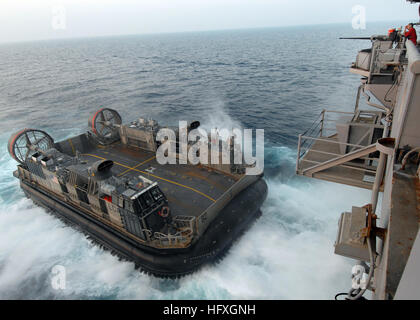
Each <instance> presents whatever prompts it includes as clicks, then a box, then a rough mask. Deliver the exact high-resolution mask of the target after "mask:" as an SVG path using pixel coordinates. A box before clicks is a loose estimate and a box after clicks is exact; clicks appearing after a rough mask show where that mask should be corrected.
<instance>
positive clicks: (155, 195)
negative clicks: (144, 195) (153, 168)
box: [150, 187, 162, 201]
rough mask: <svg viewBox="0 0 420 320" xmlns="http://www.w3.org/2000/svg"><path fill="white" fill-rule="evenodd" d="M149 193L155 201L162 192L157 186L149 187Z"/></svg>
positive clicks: (160, 196)
mask: <svg viewBox="0 0 420 320" xmlns="http://www.w3.org/2000/svg"><path fill="white" fill-rule="evenodd" d="M150 193H151V194H152V197H153V199H155V200H156V201H157V200H159V199H160V198H162V193H161V192H160V190H159V188H158V187H155V188H153V189H151V190H150Z"/></svg>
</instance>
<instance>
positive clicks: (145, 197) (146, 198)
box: [141, 192, 154, 208]
mask: <svg viewBox="0 0 420 320" xmlns="http://www.w3.org/2000/svg"><path fill="white" fill-rule="evenodd" d="M141 198H143V200H144V202H145V203H146V207H147V208H148V207H150V206H151V205H152V204H153V202H154V201H153V198H152V196H151V195H150V193H149V192H145V193H144V194H142V195H141Z"/></svg>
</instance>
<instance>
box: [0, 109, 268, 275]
mask: <svg viewBox="0 0 420 320" xmlns="http://www.w3.org/2000/svg"><path fill="white" fill-rule="evenodd" d="M88 125H89V131H87V132H86V133H83V134H80V135H77V136H74V137H72V138H69V139H66V140H63V141H60V142H54V140H53V138H52V137H51V136H50V135H48V133H46V132H45V131H41V130H36V129H23V130H21V131H19V132H17V133H15V134H13V135H12V136H11V138H10V140H9V143H8V151H9V153H10V155H11V156H12V157H13V158H14V159H15V160H16V161H17V162H19V164H18V168H17V170H16V171H15V172H14V176H15V177H16V178H18V179H19V180H20V186H21V188H22V189H23V191H24V192H25V194H26V195H27V196H28V197H30V198H32V199H33V201H34V202H35V203H37V204H39V205H41V206H44V207H46V208H48V209H51V212H53V213H54V214H57V215H58V216H59V217H62V218H63V219H64V220H65V221H66V222H69V223H70V224H71V225H76V226H78V227H79V229H81V230H82V231H83V232H85V233H87V234H88V235H90V236H91V237H92V238H93V239H94V240H95V241H96V242H98V243H99V244H101V245H103V246H104V247H105V248H107V249H110V250H111V251H112V252H114V253H116V254H118V255H119V256H120V257H122V258H124V259H128V260H130V261H133V262H134V263H135V264H136V266H138V267H140V268H141V269H142V270H144V271H146V272H150V273H152V274H154V275H157V276H180V275H184V274H187V273H191V272H193V271H194V270H196V269H197V268H198V267H199V266H201V265H203V264H204V263H208V262H212V261H214V260H216V259H218V258H220V257H221V256H222V255H223V254H224V253H225V252H226V251H227V249H228V248H229V247H230V245H231V244H232V242H233V241H234V240H235V239H237V238H238V237H239V236H240V234H241V233H243V232H244V231H245V230H246V229H247V228H248V227H249V226H250V224H251V223H252V222H253V221H254V220H255V219H256V218H257V217H259V215H260V214H261V212H260V207H261V205H262V203H263V202H264V200H265V198H266V195H267V185H266V183H265V181H264V180H263V179H262V174H260V175H246V174H245V169H246V166H245V165H237V164H206V165H203V164H200V165H192V164H172V165H161V164H159V163H158V161H157V160H156V151H157V149H158V147H159V142H158V141H157V140H156V136H157V132H158V131H159V129H161V128H162V127H161V126H159V125H158V123H157V122H156V121H154V120H145V119H142V118H140V119H137V120H135V121H132V122H130V123H128V124H122V121H121V117H120V115H119V114H118V112H117V111H115V110H112V109H108V108H103V109H100V110H98V111H97V112H95V113H94V114H93V116H92V117H91V118H90V119H89V121H88ZM198 126H199V122H197V121H195V122H192V123H190V124H189V125H188V130H192V129H196V128H197V127H198ZM208 143H209V144H211V143H212V142H210V141H209V142H208ZM213 143H215V142H213ZM233 143H234V142H233ZM217 144H218V147H219V146H220V145H219V141H217ZM188 147H190V146H188ZM177 150H178V148H177ZM177 152H178V151H177ZM180 156H181V155H180V154H178V153H177V157H180ZM219 163H222V162H219Z"/></svg>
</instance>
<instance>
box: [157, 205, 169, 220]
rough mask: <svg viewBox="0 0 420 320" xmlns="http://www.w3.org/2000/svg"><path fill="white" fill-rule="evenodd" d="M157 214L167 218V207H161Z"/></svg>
mask: <svg viewBox="0 0 420 320" xmlns="http://www.w3.org/2000/svg"><path fill="white" fill-rule="evenodd" d="M158 214H159V215H160V216H161V217H162V218H167V217H168V216H169V207H166V206H165V207H163V208H162V209H161V210H160V211H159V212H158Z"/></svg>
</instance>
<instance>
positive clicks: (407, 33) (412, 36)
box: [404, 23, 417, 45]
mask: <svg viewBox="0 0 420 320" xmlns="http://www.w3.org/2000/svg"><path fill="white" fill-rule="evenodd" d="M404 37H406V38H407V39H408V40H411V41H413V43H414V45H417V33H416V29H414V28H413V24H412V23H409V24H408V25H406V26H405V29H404Z"/></svg>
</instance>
